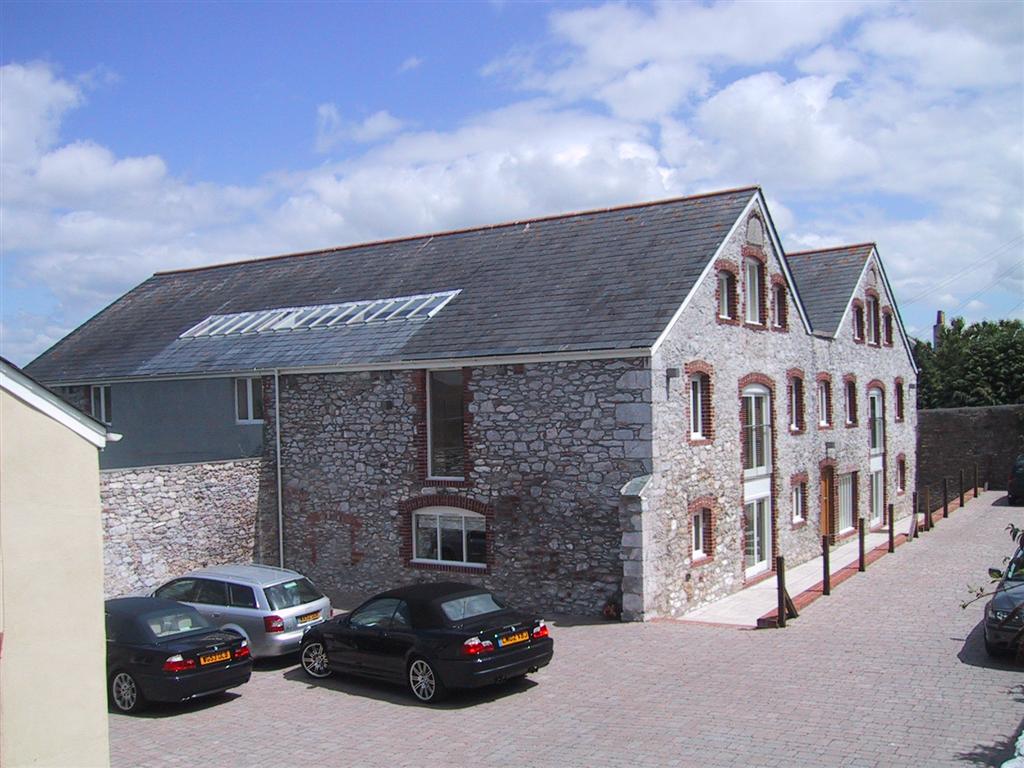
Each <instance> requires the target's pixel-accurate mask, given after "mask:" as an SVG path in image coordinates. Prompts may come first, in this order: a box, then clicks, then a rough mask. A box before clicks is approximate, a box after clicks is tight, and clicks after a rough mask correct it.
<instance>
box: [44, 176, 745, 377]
mask: <svg viewBox="0 0 1024 768" xmlns="http://www.w3.org/2000/svg"><path fill="white" fill-rule="evenodd" d="M756 193H757V188H756V187H748V188H744V189H738V190H729V191H724V192H717V193H712V194H707V195H699V196H693V197H686V198H678V199H674V200H665V201H660V202H656V203H646V204H639V205H633V206H623V207H619V208H611V209H604V210H599V211H590V212H584V213H574V214H567V215H562V216H551V217H545V218H540V219H532V220H530V221H519V222H513V223H508V224H501V225H494V226H489V227H480V228H475V229H467V230H461V231H456V232H449V233H442V234H435V235H422V236H418V237H409V238H403V239H397V240H389V241H383V242H377V243H368V244H364V245H354V246H348V247H344V248H337V249H332V250H325V251H317V252H312V253H305V254H294V255H289V256H279V257H273V258H269V259H260V260H255V261H247V262H240V263H234V264H224V265H219V266H214V267H204V268H200V269H193V270H183V271H177V272H166V273H159V274H156V275H154V276H153V277H151V278H150V279H148V280H146V281H145V282H144V283H142V284H141V285H139V286H138V287H136V288H134V289H133V290H131V291H129V292H128V293H127V294H125V295H124V296H122V297H121V298H120V299H118V300H117V301H115V302H114V303H113V304H111V305H110V306H109V307H107V308H106V309H104V310H103V311H102V312H100V313H99V314H97V315H96V316H95V317H93V318H92V319H91V320H89V321H88V322H86V323H85V324H84V325H82V326H81V327H79V328H78V329H77V330H75V331H73V332H72V333H71V334H69V335H68V336H67V337H65V338H64V339H63V340H61V341H60V342H58V343H57V344H55V345H54V346H53V347H51V348H50V349H49V350H47V351H46V352H44V353H43V354H42V355H41V356H40V357H38V358H37V359H36V360H35V361H33V362H32V363H30V364H29V366H28V367H27V368H28V370H29V371H31V373H32V375H33V376H35V377H36V378H39V379H41V380H43V381H46V382H50V383H58V382H89V381H106V380H111V379H117V378H130V377H147V376H153V377H160V376H168V375H189V374H198V373H232V372H236V373H237V372H242V371H246V370H253V369H263V370H267V369H271V368H302V367H316V366H335V365H367V364H387V363H391V362H399V361H411V360H417V361H419V360H422V361H428V360H437V359H446V358H466V357H485V356H494V355H512V354H530V353H545V352H566V351H583V350H620V349H632V348H645V347H650V346H651V345H653V344H654V342H655V341H656V340H657V338H658V336H659V335H660V334H661V332H662V331H663V330H664V329H665V327H666V326H667V325H668V323H669V322H670V321H671V319H672V316H673V314H674V313H675V311H676V310H677V309H678V308H679V306H680V305H681V304H682V302H683V300H684V299H685V298H686V296H687V294H688V293H689V291H690V289H691V288H692V287H693V286H694V284H695V283H696V281H697V279H698V278H699V276H700V274H701V272H702V270H703V269H704V267H705V266H706V265H707V263H708V261H709V260H710V259H711V257H712V256H713V255H714V253H715V251H716V250H717V248H718V247H719V245H720V244H721V243H722V241H723V240H724V239H725V237H726V235H727V234H728V232H729V230H730V228H731V227H732V225H733V224H734V223H735V222H736V220H737V219H738V218H739V216H740V214H741V213H742V212H743V209H744V207H745V206H746V205H747V203H748V202H749V201H750V199H751V197H752V196H753V195H754V194H756ZM454 289H461V293H460V294H459V295H458V296H456V297H455V298H454V299H453V300H452V301H451V302H450V303H449V304H448V305H447V306H446V307H444V309H442V310H441V311H440V312H439V313H438V314H437V315H435V316H434V317H433V318H431V319H429V320H422V321H388V322H380V323H376V322H371V323H364V324H358V325H352V326H344V325H341V326H335V327H333V328H314V329H305V330H301V331H286V332H277V333H270V334H251V335H244V336H237V335H235V336H230V335H229V336H219V337H200V338H189V339H179V338H178V337H179V335H180V334H181V333H183V332H184V331H186V330H188V329H189V328H191V327H192V326H193V325H195V324H196V323H198V322H200V321H201V320H203V319H205V318H206V317H208V316H210V315H213V314H227V313H232V312H242V311H253V310H259V309H271V308H275V307H298V306H308V305H317V304H332V303H340V302H345V301H361V300H368V299H383V298H389V297H395V296H404V295H412V294H417V293H431V292H440V291H445V290H454Z"/></svg>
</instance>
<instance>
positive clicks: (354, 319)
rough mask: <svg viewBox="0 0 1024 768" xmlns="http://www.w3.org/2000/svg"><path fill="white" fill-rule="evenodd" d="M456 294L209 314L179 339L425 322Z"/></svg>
mask: <svg viewBox="0 0 1024 768" xmlns="http://www.w3.org/2000/svg"><path fill="white" fill-rule="evenodd" d="M458 294H459V291H445V292H444V293H423V294H419V295H417V296H399V297H398V298H394V299H374V300H372V301H347V302H345V303H344V304H319V305H316V306H310V307H281V308H279V309H261V310H258V311H256V312H235V313H233V314H230V315H210V316H209V317H208V318H206V319H205V320H203V321H202V322H201V323H198V324H197V325H194V326H192V327H191V328H189V329H188V330H187V331H185V332H184V333H183V334H181V336H179V337H178V338H179V339H190V338H195V337H197V336H228V335H231V336H234V335H237V334H242V333H268V332H271V331H275V332H276V331H295V330H299V329H302V328H330V327H332V326H336V325H355V324H356V323H369V322H383V321H387V320H426V319H427V318H429V317H433V316H434V315H436V314H437V313H438V312H440V311H441V309H442V308H443V307H444V305H445V304H447V303H448V302H449V301H451V300H452V299H453V298H455V297H456V296H457V295H458Z"/></svg>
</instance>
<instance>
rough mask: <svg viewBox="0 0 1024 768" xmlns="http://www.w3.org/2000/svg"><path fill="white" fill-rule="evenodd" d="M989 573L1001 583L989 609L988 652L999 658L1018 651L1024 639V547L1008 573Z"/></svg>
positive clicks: (1013, 558) (986, 624) (1019, 550)
mask: <svg viewBox="0 0 1024 768" xmlns="http://www.w3.org/2000/svg"><path fill="white" fill-rule="evenodd" d="M988 573H989V576H991V577H992V578H993V579H998V580H999V583H998V584H997V585H996V588H995V591H994V592H993V595H992V599H991V600H989V602H988V605H986V606H985V624H984V631H985V651H986V652H987V653H988V654H989V655H990V656H998V655H1001V654H1004V653H1008V652H1010V651H1017V650H1018V649H1019V648H1020V646H1021V643H1022V639H1024V547H1022V548H1020V549H1018V550H1017V551H1016V553H1015V554H1014V555H1013V557H1011V558H1010V562H1009V564H1008V565H1007V566H1006V570H1005V571H1000V570H999V569H998V568H989V570H988Z"/></svg>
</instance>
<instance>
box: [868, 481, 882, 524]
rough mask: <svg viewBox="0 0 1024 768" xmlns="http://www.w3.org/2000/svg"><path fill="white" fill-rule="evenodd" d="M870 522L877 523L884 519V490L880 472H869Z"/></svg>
mask: <svg viewBox="0 0 1024 768" xmlns="http://www.w3.org/2000/svg"><path fill="white" fill-rule="evenodd" d="M870 501H871V524H872V525H878V524H879V523H881V522H882V520H883V519H884V511H883V510H884V509H885V491H884V485H883V481H882V473H881V472H872V473H871V499H870Z"/></svg>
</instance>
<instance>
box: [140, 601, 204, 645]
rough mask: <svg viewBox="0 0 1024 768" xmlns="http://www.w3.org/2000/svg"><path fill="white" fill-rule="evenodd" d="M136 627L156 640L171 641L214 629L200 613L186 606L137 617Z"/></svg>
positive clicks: (163, 609)
mask: <svg viewBox="0 0 1024 768" xmlns="http://www.w3.org/2000/svg"><path fill="white" fill-rule="evenodd" d="M136 626H138V627H140V628H142V629H143V630H144V631H145V632H146V633H147V634H149V635H151V636H152V637H153V638H154V639H156V640H169V639H172V638H176V637H183V636H185V635H188V634H191V633H193V632H200V631H204V630H207V629H212V628H213V625H212V624H210V622H208V621H207V620H206V619H204V618H203V616H202V615H201V614H200V613H199V611H196V610H195V609H193V608H189V607H188V606H185V605H183V606H181V607H180V608H160V609H158V610H155V611H150V612H148V613H143V614H141V615H140V616H138V617H137V619H136Z"/></svg>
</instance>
